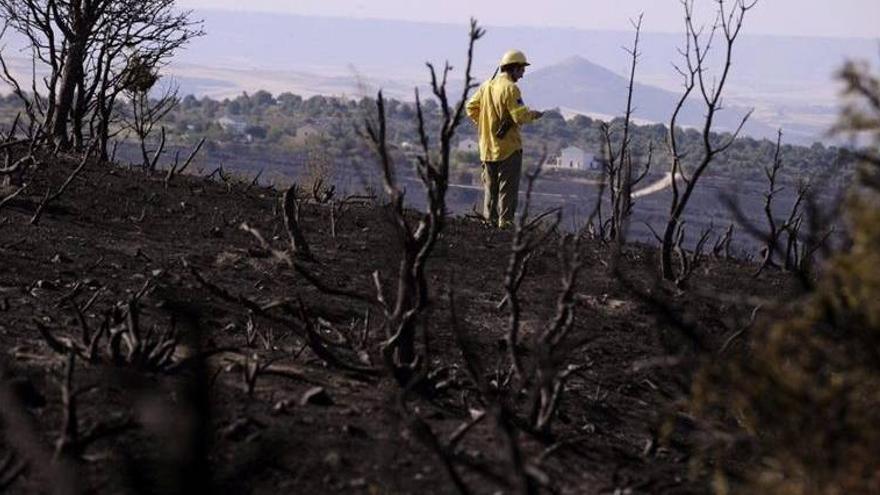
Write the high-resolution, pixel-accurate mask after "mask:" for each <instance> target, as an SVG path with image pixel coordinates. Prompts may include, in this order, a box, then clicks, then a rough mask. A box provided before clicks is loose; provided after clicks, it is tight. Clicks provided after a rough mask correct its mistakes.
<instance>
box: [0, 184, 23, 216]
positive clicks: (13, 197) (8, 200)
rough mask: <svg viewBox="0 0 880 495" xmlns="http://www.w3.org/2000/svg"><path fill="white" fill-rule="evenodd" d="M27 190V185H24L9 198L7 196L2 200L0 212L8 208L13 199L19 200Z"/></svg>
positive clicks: (0, 200) (0, 201)
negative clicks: (5, 207)
mask: <svg viewBox="0 0 880 495" xmlns="http://www.w3.org/2000/svg"><path fill="white" fill-rule="evenodd" d="M27 188H28V185H27V184H22V185H21V187H19V188H18V189H16V190H15V191H13V192H12V193H10V194H9V195H8V196H6V197H5V198H3V199H0V210H2V209H3V207H4V206H6V205H7V204H8V203H9V202H11V201H12V200H13V199H15V198H17V197H18V196H19V195H20V194H21V193H23V192H24V191H25V190H26V189H27Z"/></svg>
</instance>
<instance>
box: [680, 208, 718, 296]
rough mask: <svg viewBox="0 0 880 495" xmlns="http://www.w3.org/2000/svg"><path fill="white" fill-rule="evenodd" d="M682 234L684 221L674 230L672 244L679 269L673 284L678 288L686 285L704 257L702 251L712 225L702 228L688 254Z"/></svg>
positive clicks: (710, 233)
mask: <svg viewBox="0 0 880 495" xmlns="http://www.w3.org/2000/svg"><path fill="white" fill-rule="evenodd" d="M684 234H685V223H684V222H682V223H681V224H679V226H678V229H677V230H676V233H675V245H674V247H675V254H676V255H677V256H678V263H679V270H678V273H677V275H676V277H675V281H674V282H675V286H676V287H678V288H680V289H681V288H684V287H685V286H686V285H687V282H688V280H690V278H691V276H692V275H693V274H694V272H695V271H696V269H697V268H699V266H700V265H701V264H702V262H703V259H704V257H705V256H704V252H703V251H704V249H705V247H706V243H707V242H709V238H710V236H711V235H712V227H711V226H709V227H708V228H706V229H705V230H703V233H702V234H700V238H699V240H698V241H697V244H696V245H695V246H694V249H693V250H692V251H691V252H690V254H688V252H687V250H686V249H685V248H684Z"/></svg>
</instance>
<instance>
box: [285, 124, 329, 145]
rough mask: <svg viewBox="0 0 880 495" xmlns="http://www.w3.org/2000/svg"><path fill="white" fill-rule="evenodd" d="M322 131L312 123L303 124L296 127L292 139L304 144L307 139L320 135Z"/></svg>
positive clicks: (322, 133)
mask: <svg viewBox="0 0 880 495" xmlns="http://www.w3.org/2000/svg"><path fill="white" fill-rule="evenodd" d="M323 135H324V131H322V130H321V129H320V128H318V127H315V126H313V125H312V124H304V125H301V126H299V127H297V128H296V134H295V135H294V137H293V140H294V142H295V143H296V144H305V143H306V141H308V140H309V139H313V138H317V137H322V136H323Z"/></svg>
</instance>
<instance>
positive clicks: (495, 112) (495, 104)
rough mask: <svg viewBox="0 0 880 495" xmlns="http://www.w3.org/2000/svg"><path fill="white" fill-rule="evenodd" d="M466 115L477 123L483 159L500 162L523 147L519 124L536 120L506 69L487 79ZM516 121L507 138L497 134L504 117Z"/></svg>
mask: <svg viewBox="0 0 880 495" xmlns="http://www.w3.org/2000/svg"><path fill="white" fill-rule="evenodd" d="M467 114H468V117H470V118H471V120H473V121H474V123H475V124H477V134H478V135H479V136H480V160H482V161H484V162H497V161H501V160H504V159H506V158H508V157H509V156H510V155H512V154H513V153H514V152H516V151H519V150H521V149H522V136H520V133H519V127H520V126H521V125H522V124H527V123H529V122H532V121H533V120H535V117H534V115H533V113H532V111H531V110H529V108H528V107H526V106H525V105H524V104H523V101H522V95H521V94H520V92H519V88H518V87H517V86H516V84H515V83H514V82H513V80H512V79H511V78H510V76H509V75H508V74H506V73H504V72H502V73H501V74H499V75H498V76H497V77H495V78H494V79H490V80H488V81H486V82H484V83H483V84H482V85H481V86H480V89H478V90H477V92H476V93H474V95H473V96H472V97H471V99H470V100H469V101H468V104H467ZM508 116H509V117H510V119H511V120H512V121H513V122H514V125H513V126H511V128H510V130H509V131H507V134H505V135H504V138H502V139H498V138H497V137H495V132H496V131H497V130H498V128H499V127H500V126H501V122H502V121H503V120H504V119H505V117H508Z"/></svg>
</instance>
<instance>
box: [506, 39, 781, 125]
mask: <svg viewBox="0 0 880 495" xmlns="http://www.w3.org/2000/svg"><path fill="white" fill-rule="evenodd" d="M637 81H638V80H637ZM519 85H520V86H521V88H522V91H523V95H525V96H526V97H527V98H528V103H529V105H532V106H534V107H535V108H563V109H566V110H568V111H569V112H571V111H574V112H579V113H583V114H599V115H601V116H602V117H601V118H603V119H610V118H613V116H619V115H623V113H624V111H625V110H626V99H627V92H628V86H629V80H628V79H626V78H624V77H622V76H619V75H617V74H615V73H614V72H612V71H610V70H608V69H606V68H604V67H602V66H600V65H597V64H595V63H593V62H591V61H589V60H587V59H585V58H583V57H579V56H574V57H571V58H569V59H567V60H564V61H562V62H560V63H558V64H555V65H551V66H548V67H544V68H541V69H537V70H535V71H534V72H530V73H529V74H528V75H527V77H525V78H523V80H522V82H520V83H519ZM680 98H681V95H680V94H678V93H675V92H672V91H666V90H663V89H660V88H657V87H654V86H650V85H646V84H641V83H638V82H636V83H635V85H634V87H633V109H634V111H633V117H634V118H635V119H637V120H641V121H643V122H649V123H664V124H665V123H668V122H669V117H670V116H671V115H672V111H673V110H674V109H675V106H676V105H677V104H678V100H679V99H680ZM704 111H705V110H704V109H703V107H702V104H701V102H697V101H695V100H694V99H693V98H692V99H690V100H689V101H688V102H687V103H686V104H685V106H684V108H683V109H682V111H681V113H680V114H679V119H678V123H679V125H681V126H683V127H694V126H699V125H700V124H701V123H702V118H703V112H704ZM748 111H749V109H748V108H745V107H742V106H731V107H729V108H725V111H724V112H721V113H719V115H718V120H717V126H718V131H719V132H733V131H734V130H735V129H736V127H737V126H738V125H739V122H740V120H741V119H742V116H743V115H745V114H746V113H748ZM744 132H745V134H746V135H749V136H752V137H755V138H770V137H773V136H774V135H775V132H776V129H775V128H773V127H771V126H768V125H767V124H765V123H762V122H756V121H752V122H749V123H748V124H747V127H745V128H744Z"/></svg>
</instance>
